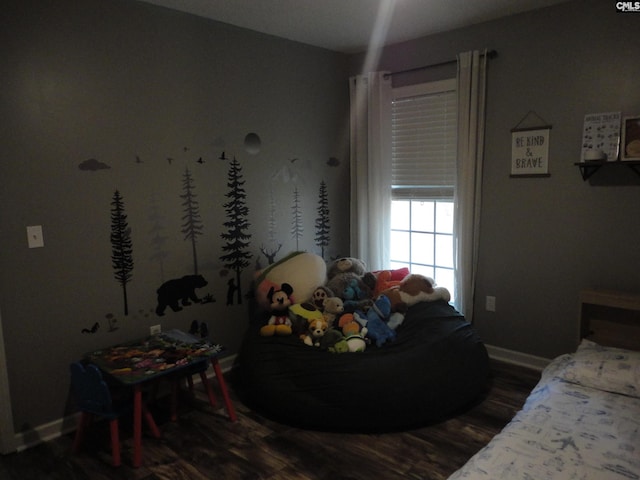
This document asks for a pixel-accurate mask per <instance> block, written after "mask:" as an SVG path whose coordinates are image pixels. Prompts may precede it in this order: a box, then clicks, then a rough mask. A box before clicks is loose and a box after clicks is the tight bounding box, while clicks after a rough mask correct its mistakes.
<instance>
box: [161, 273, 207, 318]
mask: <svg viewBox="0 0 640 480" xmlns="http://www.w3.org/2000/svg"><path fill="white" fill-rule="evenodd" d="M207 283H208V282H207V281H206V280H205V279H204V277H203V276H202V275H185V276H184V277H182V278H174V279H173V280H167V281H166V282H164V283H163V284H162V285H161V286H160V288H159V289H158V290H157V292H158V306H157V307H156V314H157V315H158V316H162V315H164V310H165V308H167V307H170V308H171V310H173V311H174V312H179V311H180V310H182V307H181V306H180V303H181V304H182V306H184V307H186V306H188V305H191V302H195V303H200V302H201V300H200V299H199V298H198V297H197V296H196V288H202V287H204V286H206V285H207ZM189 300H191V302H190V301H189Z"/></svg>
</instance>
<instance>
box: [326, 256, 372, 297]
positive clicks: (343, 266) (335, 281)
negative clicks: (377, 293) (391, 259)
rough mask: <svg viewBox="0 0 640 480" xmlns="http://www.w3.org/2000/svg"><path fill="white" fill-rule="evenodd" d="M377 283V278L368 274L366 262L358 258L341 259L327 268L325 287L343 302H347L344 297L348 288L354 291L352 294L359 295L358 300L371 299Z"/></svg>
mask: <svg viewBox="0 0 640 480" xmlns="http://www.w3.org/2000/svg"><path fill="white" fill-rule="evenodd" d="M375 282H376V280H375V276H374V275H373V274H372V273H371V272H367V271H366V268H365V264H364V262H363V261H362V260H360V259H357V258H353V257H343V258H339V259H337V260H334V261H333V262H331V263H330V264H329V265H328V267H327V282H326V283H325V286H326V287H327V288H329V289H330V290H331V291H332V292H333V293H334V294H335V295H336V296H338V297H340V298H342V299H343V300H347V298H345V297H344V292H345V290H346V289H347V287H349V288H350V289H352V294H354V295H357V297H358V298H357V299H362V298H365V297H366V298H370V297H371V292H372V291H373V288H374V287H375ZM356 287H357V288H356Z"/></svg>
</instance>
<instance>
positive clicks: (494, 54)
mask: <svg viewBox="0 0 640 480" xmlns="http://www.w3.org/2000/svg"><path fill="white" fill-rule="evenodd" d="M484 55H485V54H484V53H483V54H481V55H480V56H484ZM486 55H487V58H489V59H491V58H496V57H497V56H498V52H497V51H496V50H489V51H488V52H487V53H486ZM457 61H458V60H457V59H455V60H447V61H446V62H440V63H432V64H431V65H423V66H422V67H415V68H409V69H407V70H399V71H397V72H391V73H386V74H385V75H384V78H387V77H393V76H394V75H400V74H401V73H411V72H418V71H420V70H426V69H427V68H434V67H442V66H444V65H450V64H452V63H456V62H457Z"/></svg>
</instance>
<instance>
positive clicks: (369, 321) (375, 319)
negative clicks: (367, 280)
mask: <svg viewBox="0 0 640 480" xmlns="http://www.w3.org/2000/svg"><path fill="white" fill-rule="evenodd" d="M390 315H391V301H390V300H389V297H387V296H386V295H380V296H379V297H378V298H377V299H376V300H375V302H374V303H373V305H372V306H371V308H370V309H369V310H367V313H366V314H365V313H363V312H355V313H354V314H353V316H354V318H355V319H356V321H358V323H360V324H361V325H362V326H363V327H366V328H367V337H368V338H370V339H371V340H372V341H373V342H375V343H376V346H377V347H381V346H382V345H384V344H385V343H386V342H389V341H393V340H395V339H396V332H395V330H392V329H391V328H390V327H389V326H388V325H387V323H386V322H387V320H388V319H389V316H390Z"/></svg>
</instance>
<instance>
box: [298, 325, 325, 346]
mask: <svg viewBox="0 0 640 480" xmlns="http://www.w3.org/2000/svg"><path fill="white" fill-rule="evenodd" d="M328 328H329V325H328V324H327V322H326V321H325V319H324V318H322V319H319V320H313V321H312V322H310V323H309V328H308V333H307V335H305V336H304V338H303V339H302V340H303V342H304V343H305V345H309V346H313V347H319V346H320V339H321V338H322V337H323V336H324V334H325V332H326V331H327V329H328Z"/></svg>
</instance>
